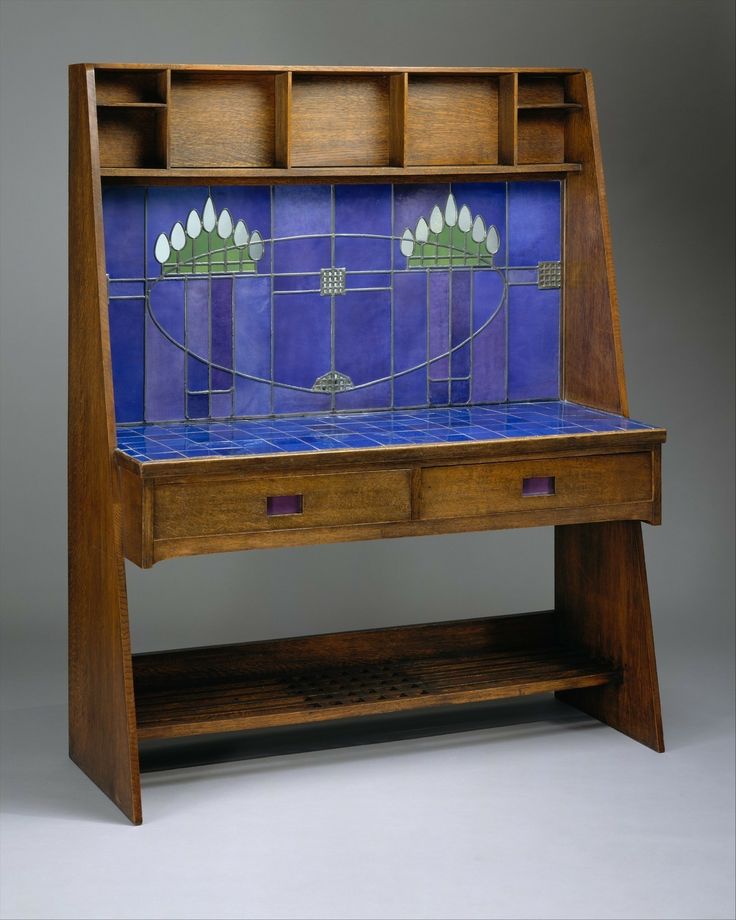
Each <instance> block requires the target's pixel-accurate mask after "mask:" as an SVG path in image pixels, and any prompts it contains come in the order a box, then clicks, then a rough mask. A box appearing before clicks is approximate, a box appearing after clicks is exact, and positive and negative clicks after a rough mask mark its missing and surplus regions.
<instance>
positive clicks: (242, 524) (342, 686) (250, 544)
mask: <svg viewBox="0 0 736 920" xmlns="http://www.w3.org/2000/svg"><path fill="white" fill-rule="evenodd" d="M664 438H665V432H664V431H663V430H662V429H660V428H655V427H651V426H648V425H645V424H643V423H641V422H637V421H633V420H631V419H628V418H625V417H622V416H618V415H614V414H611V413H607V412H603V411H600V410H597V409H591V408H588V407H585V406H581V405H577V404H574V403H570V402H562V401H549V402H530V403H512V404H503V405H489V406H474V407H471V408H465V409H460V408H450V409H421V410H411V409H407V410H397V411H393V412H385V411H382V412H361V413H350V414H347V413H346V414H325V415H310V416H298V417H292V418H279V419H273V418H264V419H259V420H241V421H233V422H227V423H219V422H205V421H202V422H191V423H187V424H182V423H177V424H171V425H165V424H149V425H143V426H133V427H126V426H121V427H119V428H118V449H117V451H116V454H115V457H116V461H117V467H118V473H119V477H120V485H121V497H122V507H123V524H124V526H123V532H124V545H125V554H126V556H127V557H128V558H129V559H131V560H132V561H133V562H135V563H136V564H138V565H139V566H143V567H150V566H151V565H153V564H154V563H155V562H158V561H160V560H163V559H167V558H171V557H175V556H184V555H192V554H198V553H207V552H221V551H224V550H243V549H254V548H261V547H277V546H286V545H297V544H310V543H311V544H316V543H327V542H338V541H345V540H366V539H377V538H385V537H399V536H411V535H421V534H440V533H452V532H461V531H480V530H489V529H501V528H510V527H530V526H540V525H555V524H557V525H559V524H580V523H590V522H598V521H648V522H649V523H653V524H654V523H659V519H660V445H661V443H662V442H663V441H664ZM522 620H523V622H522ZM133 668H134V676H135V689H136V708H137V723H138V737H139V738H140V739H141V740H142V739H144V738H165V737H177V736H182V735H190V734H204V733H210V732H222V731H231V730H238V729H243V728H258V727H263V726H273V725H289V724H296V723H303V722H309V721H315V722H316V721H323V720H328V719H338V718H346V717H350V716H354V715H361V714H362V713H363V712H365V711H370V712H371V713H380V712H395V711H397V710H409V709H419V708H425V707H432V706H439V705H445V704H447V703H453V702H472V701H476V702H480V701H483V700H491V699H500V698H504V697H511V696H521V695H527V694H533V693H541V692H549V691H563V690H571V689H579V688H582V687H594V686H601V685H603V684H606V683H610V682H616V681H618V680H620V679H621V671H620V669H618V668H616V667H613V666H611V664H610V663H609V662H607V661H604V660H598V659H596V658H594V657H591V656H590V655H589V654H586V653H584V652H581V651H580V650H579V649H578V648H576V647H575V646H573V645H570V644H569V643H567V642H566V641H564V639H563V638H562V637H560V636H559V635H558V633H557V628H556V619H555V616H554V612H544V613H537V614H524V615H515V616H508V617H493V618H486V619H474V620H467V621H452V622H448V623H440V624H430V625H425V626H410V627H398V628H392V629H381V630H368V631H361V632H349V633H336V634H333V635H329V636H324V635H323V636H312V637H299V638H294V639H283V640H277V641H265V642H254V643H246V644H242V645H240V644H238V645H228V646H220V647H212V648H204V649H184V650H175V651H167V652H153V653H145V654H141V655H136V656H134V659H133Z"/></svg>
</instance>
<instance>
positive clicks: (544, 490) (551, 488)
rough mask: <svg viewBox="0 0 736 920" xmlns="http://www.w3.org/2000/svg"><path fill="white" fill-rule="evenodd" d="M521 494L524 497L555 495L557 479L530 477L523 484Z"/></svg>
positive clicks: (551, 477)
mask: <svg viewBox="0 0 736 920" xmlns="http://www.w3.org/2000/svg"><path fill="white" fill-rule="evenodd" d="M521 494H522V495H523V496H524V497H526V496H531V495H554V494H555V477H554V476H529V477H528V478H527V479H524V481H523V482H522V486H521Z"/></svg>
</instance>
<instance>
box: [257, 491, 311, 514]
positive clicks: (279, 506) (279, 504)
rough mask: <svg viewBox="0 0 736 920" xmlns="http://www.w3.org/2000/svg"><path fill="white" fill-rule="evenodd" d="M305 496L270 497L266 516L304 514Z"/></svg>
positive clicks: (267, 500) (267, 502)
mask: <svg viewBox="0 0 736 920" xmlns="http://www.w3.org/2000/svg"><path fill="white" fill-rule="evenodd" d="M303 510H304V496H303V495H269V496H268V498H267V499H266V514H267V515H268V517H276V516H277V515H281V514H302V512H303Z"/></svg>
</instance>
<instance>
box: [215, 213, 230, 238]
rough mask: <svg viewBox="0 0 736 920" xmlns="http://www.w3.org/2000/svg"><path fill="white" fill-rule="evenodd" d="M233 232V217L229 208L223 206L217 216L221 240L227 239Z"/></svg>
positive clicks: (218, 232) (218, 233)
mask: <svg viewBox="0 0 736 920" xmlns="http://www.w3.org/2000/svg"><path fill="white" fill-rule="evenodd" d="M232 232H233V219H232V217H230V212H229V211H228V209H227V208H223V210H222V211H221V212H220V216H219V217H218V218H217V235H218V236H219V237H220V239H221V240H226V239H227V238H228V237H229V236H230V234H231V233H232Z"/></svg>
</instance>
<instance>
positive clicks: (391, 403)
mask: <svg viewBox="0 0 736 920" xmlns="http://www.w3.org/2000/svg"><path fill="white" fill-rule="evenodd" d="M390 189H391V229H390V231H389V232H390V234H391V239H390V241H389V245H390V247H391V253H390V262H389V265H390V266H391V269H390V274H389V278H390V279H391V291H390V293H389V297H390V306H389V320H388V321H389V347H390V349H391V356H390V364H389V374H390V375H391V379H390V381H389V406H390V408H391V410H392V411H393V409H394V403H395V395H394V374H395V373H396V361H395V345H394V249H395V248H396V242H395V237H396V227H395V226H394V220H395V207H394V186H393V183H391V186H390Z"/></svg>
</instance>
